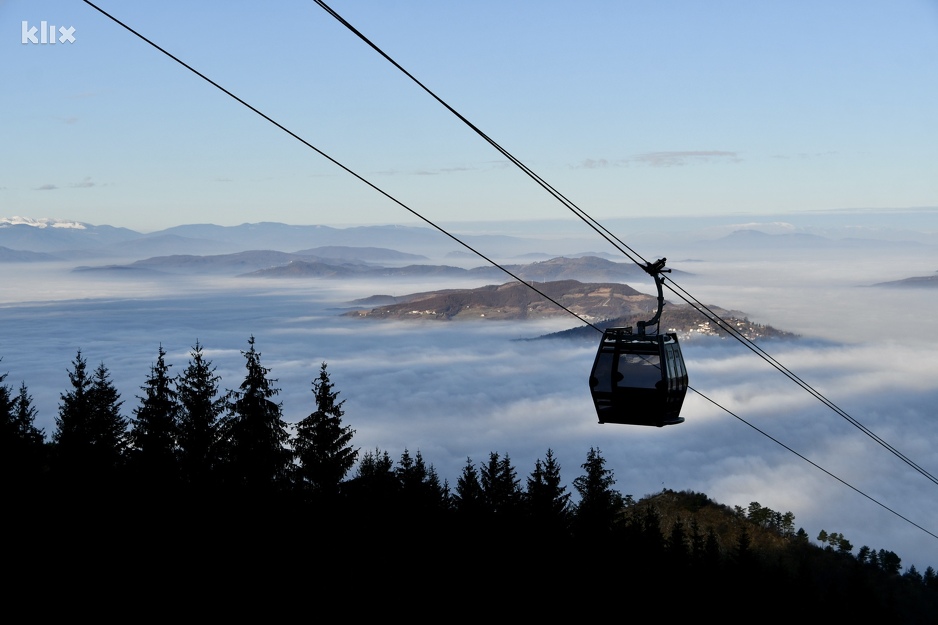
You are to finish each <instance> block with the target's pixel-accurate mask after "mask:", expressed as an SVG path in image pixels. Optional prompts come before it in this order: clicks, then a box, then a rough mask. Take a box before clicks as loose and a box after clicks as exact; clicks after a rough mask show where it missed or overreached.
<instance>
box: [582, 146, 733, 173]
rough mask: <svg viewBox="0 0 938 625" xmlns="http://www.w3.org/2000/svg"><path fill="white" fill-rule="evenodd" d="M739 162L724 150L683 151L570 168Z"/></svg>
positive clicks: (591, 161) (597, 161)
mask: <svg viewBox="0 0 938 625" xmlns="http://www.w3.org/2000/svg"><path fill="white" fill-rule="evenodd" d="M741 160H742V159H741V158H740V157H739V153H738V152H727V151H724V150H683V151H672V152H645V153H643V154H636V155H634V156H630V157H628V158H623V159H617V160H608V159H605V158H596V159H594V158H587V159H583V160H582V161H580V162H579V163H577V164H575V165H572V166H571V168H572V169H606V168H609V167H628V166H629V165H631V164H633V163H634V164H636V165H647V166H650V167H680V166H684V165H698V164H703V163H738V162H739V161H741Z"/></svg>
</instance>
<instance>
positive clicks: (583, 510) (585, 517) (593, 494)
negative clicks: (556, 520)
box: [573, 447, 623, 535]
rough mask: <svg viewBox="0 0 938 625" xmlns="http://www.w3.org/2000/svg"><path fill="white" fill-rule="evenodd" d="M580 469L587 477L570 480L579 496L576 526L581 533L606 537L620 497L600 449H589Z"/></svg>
mask: <svg viewBox="0 0 938 625" xmlns="http://www.w3.org/2000/svg"><path fill="white" fill-rule="evenodd" d="M581 466H582V468H583V470H584V471H586V474H585V475H581V476H579V477H578V478H576V479H575V480H574V481H573V487H574V488H575V489H576V491H577V492H578V493H579V494H580V503H579V504H578V505H577V508H576V524H577V526H578V528H579V531H580V533H581V534H584V535H601V534H605V533H606V532H608V531H609V530H610V529H611V528H612V526H613V524H614V523H615V521H616V517H617V515H618V513H619V511H620V510H621V509H622V506H623V498H622V494H621V493H619V491H617V490H615V489H614V488H613V485H614V484H615V483H616V480H615V477H614V476H613V472H612V471H611V470H609V469H607V468H606V459H605V458H603V456H602V452H601V451H600V450H599V449H596V448H594V447H590V450H589V453H588V454H587V456H586V462H584V463H583V464H582V465H581Z"/></svg>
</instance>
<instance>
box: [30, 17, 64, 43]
mask: <svg viewBox="0 0 938 625" xmlns="http://www.w3.org/2000/svg"><path fill="white" fill-rule="evenodd" d="M20 42H21V43H38V44H43V43H56V42H58V43H75V27H74V26H69V27H68V28H66V27H65V26H59V27H58V28H56V27H55V24H48V23H46V21H45V20H43V21H41V22H39V26H38V27H36V26H30V25H29V22H27V21H26V20H23V33H22V37H21V38H20Z"/></svg>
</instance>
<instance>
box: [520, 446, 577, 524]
mask: <svg viewBox="0 0 938 625" xmlns="http://www.w3.org/2000/svg"><path fill="white" fill-rule="evenodd" d="M526 501H527V504H528V510H529V512H530V513H531V515H532V516H533V518H534V520H535V522H536V523H538V525H540V526H541V527H543V528H544V529H548V530H553V531H562V530H563V529H565V528H566V526H567V524H568V522H569V518H570V493H568V492H567V487H566V486H564V485H563V483H562V481H561V478H560V464H559V463H558V462H557V459H556V458H554V452H553V450H551V449H548V450H547V455H546V456H545V459H544V461H543V462H542V461H541V460H540V458H538V460H537V461H536V462H535V463H534V471H533V472H532V473H531V475H530V476H529V477H528V484H527V492H526Z"/></svg>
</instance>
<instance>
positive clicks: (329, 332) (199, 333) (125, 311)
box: [0, 248, 938, 570]
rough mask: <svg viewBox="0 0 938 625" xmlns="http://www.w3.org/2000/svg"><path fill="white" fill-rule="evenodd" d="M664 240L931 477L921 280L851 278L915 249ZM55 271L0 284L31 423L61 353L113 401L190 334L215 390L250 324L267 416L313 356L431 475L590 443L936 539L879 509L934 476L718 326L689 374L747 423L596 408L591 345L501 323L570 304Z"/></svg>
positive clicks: (924, 549) (932, 502)
mask: <svg viewBox="0 0 938 625" xmlns="http://www.w3.org/2000/svg"><path fill="white" fill-rule="evenodd" d="M682 253H683V258H679V257H677V256H675V257H674V260H673V261H672V266H674V267H676V268H679V269H682V270H683V271H685V272H688V273H687V274H685V275H683V276H682V277H681V278H680V280H681V284H682V286H684V287H685V288H687V289H689V290H690V291H691V292H692V293H694V295H696V296H697V297H698V298H699V299H701V300H702V301H704V302H705V303H708V304H715V305H719V306H722V307H724V308H729V309H736V310H741V311H744V312H746V313H747V314H749V315H750V318H752V319H753V320H756V321H759V322H764V323H770V324H772V325H774V326H776V327H779V328H781V329H785V330H790V331H794V332H798V333H799V334H801V335H802V337H803V338H801V339H799V340H794V341H772V342H767V343H764V344H763V345H764V347H765V349H767V350H768V351H769V352H770V353H771V354H772V355H773V356H775V357H776V358H777V359H778V360H779V361H781V362H782V363H784V364H785V365H787V366H788V367H790V368H791V369H792V370H793V371H795V373H797V374H798V375H799V376H801V377H802V378H803V379H805V380H806V381H808V382H809V383H810V384H812V385H813V386H814V387H815V388H817V390H818V391H820V392H822V393H823V394H825V395H826V396H827V397H828V398H829V399H830V400H832V401H833V402H835V403H836V404H837V405H838V406H840V407H841V408H843V409H844V410H845V411H847V412H848V413H849V414H850V415H851V416H853V417H854V418H856V419H857V420H859V421H860V422H861V423H863V424H864V425H865V426H867V427H868V428H870V429H871V430H873V431H874V432H875V433H876V434H878V435H879V436H880V437H882V438H883V439H884V440H886V441H887V442H889V443H890V444H891V445H893V446H894V447H895V448H897V449H898V450H900V451H901V452H903V453H904V454H905V455H907V456H908V457H910V458H912V459H913V460H914V461H915V462H917V463H918V464H919V465H921V466H923V467H924V468H925V469H927V470H928V471H930V472H932V473H938V451H936V447H935V444H934V441H935V440H936V437H938V419H936V418H935V416H936V415H935V412H936V411H935V406H936V405H938V385H936V384H935V380H934V379H935V372H936V371H938V352H936V349H935V347H936V344H938V340H936V337H938V320H936V319H934V318H933V317H932V312H933V311H934V310H935V309H936V305H938V289H933V290H922V289H884V288H878V287H871V286H870V285H871V284H873V283H876V282H880V281H884V280H895V279H899V278H904V277H909V276H912V275H927V274H930V273H932V272H934V270H935V269H936V268H938V267H936V265H938V263H936V262H935V259H934V256H933V255H930V256H926V257H924V258H923V257H922V255H921V253H919V252H917V251H914V250H912V251H910V252H909V253H908V254H905V255H902V257H901V258H896V256H895V255H890V256H888V257H886V256H884V255H880V256H878V257H876V255H870V254H867V253H862V252H857V253H855V254H843V253H829V254H825V253H821V252H818V253H816V254H813V255H808V256H805V255H804V254H798V255H796V256H795V257H790V258H787V259H784V260H783V259H777V258H776V259H773V258H771V257H763V258H761V259H759V258H755V259H753V258H752V257H751V255H749V257H746V258H738V257H736V256H734V255H733V254H729V253H727V254H724V255H723V256H722V257H720V255H717V254H712V253H709V254H705V253H702V252H701V250H698V249H690V248H688V249H687V250H682ZM704 257H706V258H708V260H706V261H704V260H700V259H701V258H704ZM714 259H716V260H714ZM71 268H72V266H71V265H67V264H62V265H55V264H42V265H36V264H32V265H25V264H24V265H16V266H7V269H8V271H7V272H6V278H5V279H4V282H3V284H2V286H0V327H2V343H0V357H2V362H0V372H6V373H8V377H7V380H6V383H7V384H8V385H11V386H19V384H20V381H25V382H26V384H27V386H28V387H29V390H30V393H31V394H32V396H33V398H34V402H35V406H36V407H37V408H38V410H39V416H38V422H37V424H38V425H39V426H40V427H42V428H43V429H44V430H45V432H46V434H47V435H51V433H52V432H53V430H54V428H55V416H56V413H57V410H58V404H59V396H60V394H61V393H62V392H63V391H65V390H66V389H67V387H68V376H67V372H68V370H69V368H70V367H71V363H72V361H73V360H74V358H75V355H76V353H77V351H78V350H81V353H82V355H83V356H84V357H85V358H87V360H88V361H89V364H90V365H92V366H96V365H97V364H98V363H100V362H103V363H104V364H105V365H106V366H107V367H108V369H109V370H110V372H111V375H112V377H113V380H114V382H115V385H116V386H117V388H118V390H119V391H120V393H121V395H122V399H123V401H124V404H123V413H124V415H125V416H127V417H131V416H132V413H133V409H134V408H135V407H136V406H137V404H138V395H140V394H142V391H141V390H140V386H141V385H142V384H143V382H144V380H145V378H146V377H147V375H148V373H149V368H150V366H151V364H152V363H153V362H154V360H155V358H156V354H157V350H158V348H159V346H160V345H162V347H163V348H164V349H165V350H166V352H167V361H168V362H169V363H171V364H172V365H173V369H172V371H174V372H177V373H178V372H181V371H182V370H183V369H184V368H185V366H186V363H187V361H188V357H189V350H190V349H191V347H192V346H193V345H194V344H195V342H196V341H198V342H200V343H201V344H202V345H203V346H204V351H205V354H206V355H207V356H208V357H209V358H210V359H211V360H212V362H213V363H214V365H215V366H216V367H217V373H218V374H219V375H220V376H221V378H222V382H221V386H222V387H223V388H226V389H233V388H236V387H237V386H238V385H239V384H240V382H241V379H242V378H243V373H244V359H243V357H242V355H241V350H243V349H246V348H247V341H248V337H250V336H254V337H255V339H256V347H257V349H258V350H259V351H260V352H261V354H262V363H263V364H264V365H265V366H266V367H269V369H270V375H271V377H273V378H276V379H277V383H276V386H277V387H278V388H280V389H281V391H280V394H279V399H280V401H282V404H283V411H284V416H285V419H286V420H287V421H288V422H291V423H294V422H296V421H298V420H299V419H302V418H303V417H305V416H306V415H307V414H309V413H310V412H311V411H312V410H313V409H314V405H313V401H312V400H313V395H312V392H311V380H312V379H313V378H314V377H315V376H316V374H317V371H318V369H319V367H320V364H321V363H322V362H326V363H327V364H328V370H329V372H330V374H331V377H332V381H333V382H334V383H335V385H336V387H335V388H336V389H337V390H338V391H339V392H340V399H344V400H345V404H344V409H345V422H346V424H348V425H350V426H352V427H353V428H354V429H355V430H356V434H355V438H354V442H355V445H357V446H359V447H360V448H361V450H362V451H365V450H373V449H375V448H380V449H382V450H387V451H389V452H390V453H391V455H392V456H393V457H394V458H395V459H396V458H398V457H399V456H400V454H401V453H402V452H403V451H404V450H405V449H408V450H410V451H411V453H414V452H416V451H420V453H421V454H422V455H423V457H424V459H425V460H426V461H427V462H428V463H432V464H433V465H434V466H435V468H436V469H437V471H438V472H439V474H440V476H441V478H444V479H446V480H448V481H449V484H450V485H451V486H452V485H454V484H455V481H456V478H457V476H458V475H459V472H460V470H461V468H462V466H463V465H464V464H465V462H466V459H467V458H471V459H472V460H473V461H474V462H476V463H481V462H484V461H485V460H487V458H488V455H489V453H490V452H497V453H499V454H508V455H509V456H510V457H511V459H512V462H513V463H514V465H515V466H516V467H517V469H518V474H519V477H520V478H522V480H524V478H526V477H527V475H528V474H529V473H530V471H531V470H532V469H533V466H534V462H535V460H536V459H537V458H542V457H543V456H544V454H545V452H546V450H547V449H548V448H550V449H553V451H554V453H555V455H556V457H557V458H558V459H559V461H560V463H561V466H562V471H563V475H564V477H565V479H566V481H567V482H568V484H569V483H570V482H572V480H573V479H574V478H575V477H576V476H577V475H579V474H580V473H581V467H580V465H581V464H582V463H583V461H584V460H585V457H586V454H587V451H588V450H589V449H590V447H597V448H599V449H601V450H602V453H603V456H604V457H605V458H606V460H607V463H608V464H607V466H608V468H610V469H612V470H613V471H614V473H615V478H616V480H617V482H616V487H617V488H618V489H620V490H621V491H622V492H623V493H627V494H632V495H633V496H635V497H640V496H642V495H645V494H650V493H654V492H657V491H660V490H661V489H663V488H671V489H675V490H684V489H690V490H695V491H701V492H704V493H706V494H708V495H709V496H711V497H712V498H714V499H715V500H717V501H719V502H721V503H725V504H728V505H740V506H744V507H745V506H748V504H749V503H750V502H752V501H758V502H760V503H761V504H762V505H763V506H768V507H770V508H773V509H775V510H779V511H789V510H790V511H792V512H794V514H795V515H796V526H798V527H804V529H805V530H806V531H807V532H808V533H809V534H810V535H811V536H812V538H813V537H815V536H817V534H818V532H819V531H820V530H821V529H825V530H827V531H828V532H830V531H836V532H841V533H843V534H844V536H846V537H847V539H848V540H850V541H851V542H852V543H853V544H854V546H855V547H857V548H859V546H861V545H864V544H865V545H869V546H870V547H873V548H875V549H880V548H885V549H889V550H893V551H895V552H896V553H898V554H899V555H900V556H901V557H902V558H903V564H904V565H905V566H908V565H909V564H915V565H916V567H917V568H919V569H920V570H924V568H925V567H926V566H928V565H932V566H936V567H938V539H936V538H935V537H934V536H932V535H929V534H928V533H926V532H924V531H922V530H920V529H917V528H916V527H914V526H913V525H910V524H909V523H907V522H906V521H903V520H902V519H900V518H898V517H897V516H896V515H895V514H893V513H892V512H890V511H889V510H886V509H884V507H883V506H887V507H889V508H891V509H892V510H893V511H895V512H897V513H899V514H901V515H903V516H904V517H906V518H907V519H909V520H911V521H913V522H914V523H917V524H919V525H921V526H922V527H924V528H925V529H926V530H928V531H929V532H935V533H938V486H936V485H935V484H933V483H931V482H930V481H929V480H927V479H926V478H924V477H922V476H921V475H919V474H917V473H916V472H914V471H913V470H912V469H910V468H909V467H908V466H907V465H905V464H903V463H902V462H900V461H899V460H898V459H897V458H895V457H894V456H893V455H891V454H889V453H887V452H886V451H885V450H884V449H882V447H880V446H879V445H877V444H876V443H874V442H873V441H871V440H870V438H868V437H867V436H865V435H863V434H862V433H861V432H859V431H858V430H857V429H856V428H855V427H853V426H852V425H850V424H849V423H848V422H847V421H845V420H844V419H843V418H841V417H840V416H838V415H837V414H835V413H834V412H832V411H831V410H829V409H828V408H826V407H824V406H823V405H821V403H820V402H819V401H818V400H816V399H815V398H812V397H811V396H810V395H808V394H807V393H805V392H804V391H802V390H799V389H798V388H797V387H796V386H795V385H794V384H793V383H792V382H791V381H789V380H788V379H786V378H785V377H783V376H782V375H780V374H779V373H778V372H777V371H775V370H774V369H772V368H770V367H769V366H768V365H766V364H765V363H764V362H762V361H761V360H758V359H757V358H755V357H754V356H753V355H752V354H751V352H749V351H748V350H746V349H745V348H743V347H742V346H740V345H739V344H738V343H736V342H734V341H730V340H720V339H699V340H689V341H687V342H685V346H684V351H685V357H686V360H687V368H688V370H689V373H690V380H691V384H692V386H693V387H694V388H695V389H698V390H699V391H700V392H701V393H703V394H705V395H706V396H707V397H708V398H710V399H712V400H713V401H715V402H717V403H719V404H720V405H722V406H724V407H726V408H728V409H729V410H731V411H732V412H733V413H735V415H737V416H738V417H740V418H741V419H745V421H746V422H748V424H747V423H746V422H743V421H741V420H740V419H737V418H736V417H735V416H732V415H730V414H727V413H726V412H724V411H723V410H721V409H720V408H719V407H717V406H716V405H714V404H713V403H711V402H710V401H708V400H706V399H703V398H701V397H699V396H697V395H695V394H694V393H690V394H689V395H688V398H687V401H686V403H685V408H684V411H683V415H684V416H685V417H686V422H685V423H684V424H682V425H679V426H674V427H668V428H663V429H657V428H639V427H628V426H617V425H599V424H597V422H596V416H595V413H594V411H593V407H592V405H591V401H590V396H589V392H588V387H587V377H588V374H589V369H590V366H591V363H592V359H593V357H594V355H595V344H594V343H593V342H589V341H588V342H577V341H571V340H536V341H530V340H523V339H530V338H534V337H537V336H539V335H542V334H545V333H547V332H553V331H556V330H561V329H566V328H569V327H571V326H573V325H575V320H572V318H567V317H561V318H557V319H553V320H547V321H536V322H531V321H525V322H495V321H486V320H481V319H480V320H479V321H476V322H471V321H468V322H416V323H404V322H388V321H375V320H369V319H357V318H351V317H343V316H341V313H342V312H343V310H345V308H346V307H348V306H349V302H350V301H351V300H353V299H355V298H359V297H366V296H369V295H374V294H378V293H381V294H391V295H403V294H406V293H410V292H417V291H423V290H429V289H437V288H456V287H461V286H479V285H480V284H479V283H470V282H466V283H465V284H454V283H453V282H452V281H448V282H447V283H445V284H442V283H435V282H429V281H427V282H419V283H418V282H413V283H403V282H395V283H394V284H393V285H389V284H387V283H369V282H354V281H352V282H345V283H342V282H335V281H328V280H260V279H249V278H219V277H194V276H173V277H162V278H158V277H140V276H137V277H128V276H117V277H105V276H103V275H102V274H89V273H77V272H73V271H71ZM643 288H645V289H646V290H650V286H648V285H645V286H644V287H643ZM667 297H668V299H669V300H673V299H674V297H673V296H672V295H670V294H669V295H667ZM755 428H758V430H757V429H755ZM759 430H761V432H760V431H759ZM769 436H771V437H773V438H774V439H776V440H777V442H776V441H773V440H772V439H771V438H769ZM779 443H782V444H784V445H785V446H787V447H788V448H790V449H791V450H794V451H795V452H797V454H800V455H801V456H804V457H805V458H807V459H809V460H810V461H811V462H813V463H815V464H816V465H818V466H820V467H822V468H823V469H824V470H826V471H828V472H830V473H832V474H833V475H835V476H836V478H839V480H843V481H844V482H846V483H848V484H849V485H850V486H852V487H855V488H856V489H858V490H860V491H862V493H864V494H865V495H868V496H869V497H871V498H873V499H875V500H876V501H877V502H879V503H880V504H882V506H881V505H879V504H877V503H876V502H873V501H871V500H870V499H868V498H867V497H866V496H864V494H860V493H858V492H856V491H855V490H852V489H851V488H850V486H847V485H845V484H844V483H842V482H841V481H839V480H838V479H835V478H834V477H831V476H830V475H828V474H826V473H825V472H824V471H822V470H820V469H819V468H817V467H815V466H813V465H812V464H809V463H808V462H806V461H805V460H804V459H802V458H801V457H799V456H798V455H796V454H795V453H792V451H790V450H788V449H786V448H785V447H783V446H782V445H780V444H779ZM570 488H571V489H572V486H571V487H570Z"/></svg>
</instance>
